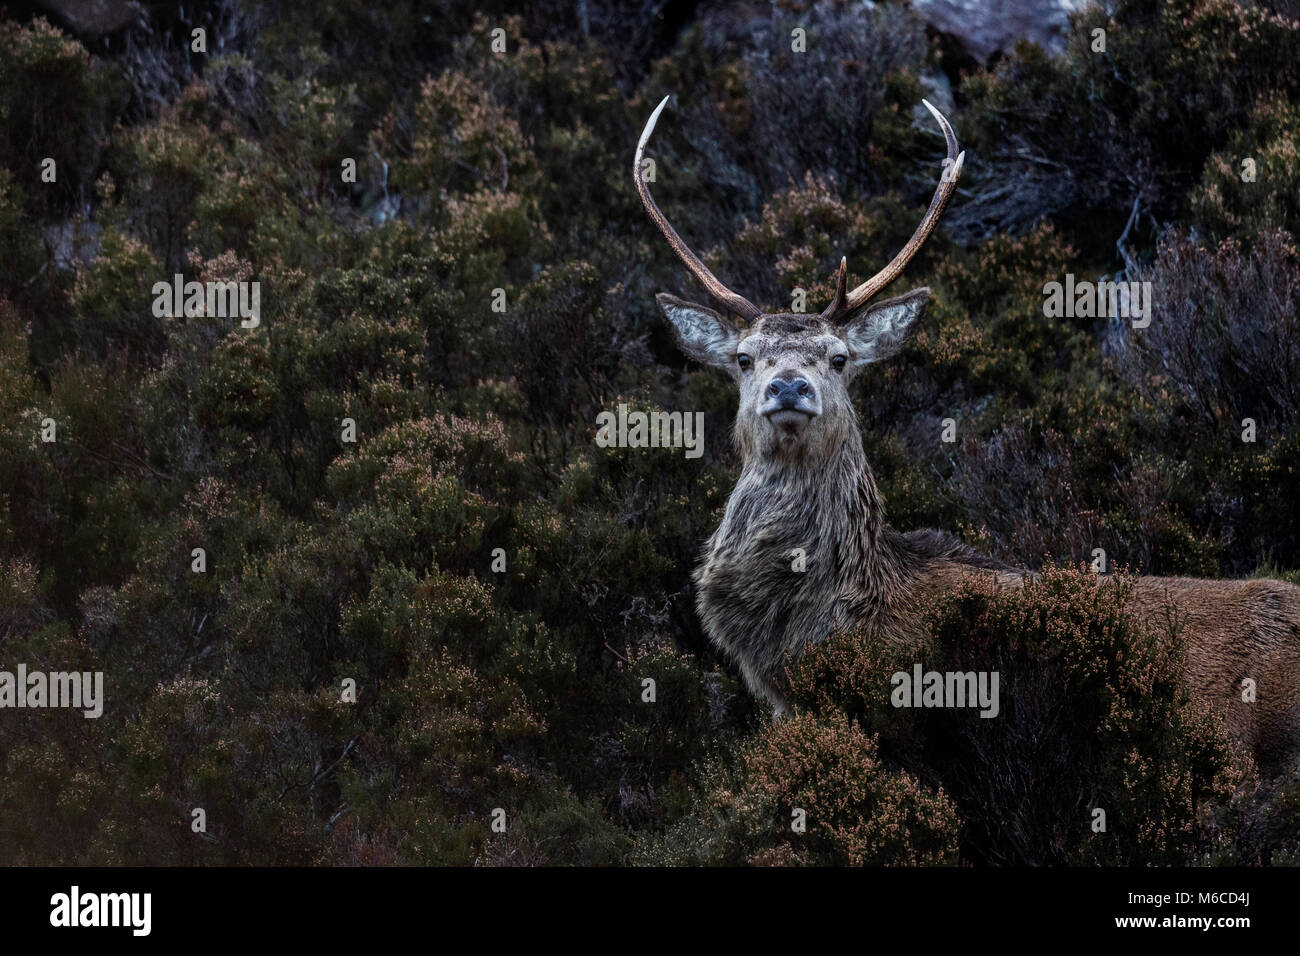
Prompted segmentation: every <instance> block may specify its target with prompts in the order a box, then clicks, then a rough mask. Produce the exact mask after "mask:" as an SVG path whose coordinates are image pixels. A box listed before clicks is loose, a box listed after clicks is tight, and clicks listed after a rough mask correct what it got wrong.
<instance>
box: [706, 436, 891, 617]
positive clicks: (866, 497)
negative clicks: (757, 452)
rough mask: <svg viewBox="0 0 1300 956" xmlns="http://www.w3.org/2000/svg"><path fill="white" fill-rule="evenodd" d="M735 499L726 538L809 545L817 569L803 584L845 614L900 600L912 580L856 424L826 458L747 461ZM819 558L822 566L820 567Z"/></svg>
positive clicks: (854, 614) (725, 525) (875, 609)
mask: <svg viewBox="0 0 1300 956" xmlns="http://www.w3.org/2000/svg"><path fill="white" fill-rule="evenodd" d="M732 500H733V502H736V503H737V504H738V507H736V508H735V509H734V511H735V513H734V514H733V509H732V507H731V506H730V505H729V506H728V515H727V520H725V521H724V522H723V526H722V528H720V529H719V531H720V532H725V537H726V538H732V537H733V536H735V535H757V536H758V538H759V539H765V540H772V541H773V542H774V543H776V542H779V543H780V544H781V545H785V544H789V545H790V546H792V547H803V548H805V549H806V551H807V553H808V561H809V571H810V572H813V573H809V574H808V575H807V576H806V577H803V576H801V577H802V580H801V581H799V582H798V583H799V585H800V589H801V590H809V591H813V592H818V593H819V599H820V600H824V601H827V604H826V605H825V606H827V607H835V608H836V610H838V611H839V612H840V616H847V618H848V619H850V620H852V619H854V618H855V617H857V616H859V615H863V614H866V615H870V614H871V613H872V612H878V611H879V610H881V609H882V608H884V607H886V606H888V605H890V604H891V603H893V602H895V601H897V600H899V599H901V597H902V593H903V591H904V589H905V588H906V586H907V583H908V580H909V579H910V578H911V575H910V574H909V573H908V572H907V570H906V567H907V563H906V561H905V560H904V555H903V553H902V552H903V551H904V550H906V548H905V547H904V545H903V542H902V541H901V540H900V538H899V536H898V535H896V534H895V533H894V532H892V531H891V530H890V529H889V528H887V527H886V525H885V512H884V504H883V502H882V501H881V499H880V492H879V490H878V489H877V487H876V481H875V477H874V475H873V474H872V472H871V466H870V465H868V463H867V457H866V453H865V452H864V451H863V449H862V439H861V437H860V436H859V434H858V430H857V427H856V422H854V423H853V427H851V428H848V429H846V435H845V438H844V440H843V441H842V442H841V443H840V444H839V445H838V446H836V447H834V448H833V449H832V450H831V451H830V452H829V453H828V454H827V456H826V457H825V458H823V459H821V460H810V459H808V458H797V457H766V458H759V457H757V456H752V457H749V458H747V460H746V461H745V463H744V466H743V468H742V470H741V475H740V479H739V480H738V481H737V483H736V488H735V491H734V492H733V495H732ZM733 518H734V519H736V520H734V521H733V520H732V519H733ZM777 528H785V529H787V531H788V534H780V533H777V532H776V531H775V529H777ZM722 536H723V535H721V534H720V537H722ZM718 543H719V544H722V543H723V542H722V541H719V542H718ZM814 563H816V564H817V565H819V566H820V567H818V568H816V569H814V568H813V564H814ZM816 572H820V573H816ZM827 591H829V592H831V593H826V592H827ZM809 596H810V597H811V595H809ZM845 612H847V614H846V613H845Z"/></svg>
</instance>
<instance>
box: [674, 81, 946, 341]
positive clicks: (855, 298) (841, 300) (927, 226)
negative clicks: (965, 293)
mask: <svg viewBox="0 0 1300 956" xmlns="http://www.w3.org/2000/svg"><path fill="white" fill-rule="evenodd" d="M921 102H922V103H924V104H925V108H926V109H928V110H929V111H930V113H931V114H933V116H934V118H935V119H936V120H938V121H939V126H940V127H941V128H942V129H943V136H944V139H945V140H947V141H948V160H947V162H946V163H944V173H943V176H942V178H941V179H940V180H939V188H938V189H936V190H935V191H934V198H933V199H931V200H930V208H929V209H927V210H926V212H925V218H924V219H922V220H921V224H920V225H919V226H917V227H916V232H914V233H912V238H911V239H909V240H907V245H905V246H903V248H902V250H900V251H899V253H898V255H896V256H894V258H893V260H892V261H891V262H890V263H889V265H887V266H885V268H883V269H881V270H880V271H879V272H877V273H876V274H875V275H874V276H872V277H871V278H870V279H868V280H867V281H866V282H864V283H862V285H860V286H858V287H857V288H856V289H854V290H853V291H852V292H849V293H848V294H847V295H846V294H845V291H844V290H845V286H846V285H847V284H848V262H847V261H846V260H845V259H841V260H840V268H839V274H838V276H837V277H836V278H837V281H836V288H835V298H834V299H833V300H831V304H830V305H828V306H827V307H826V311H825V312H823V313H822V315H821V317H822V319H824V320H825V321H827V322H831V323H835V322H840V321H843V320H844V319H846V318H847V317H848V316H849V314H850V313H851V312H853V311H854V310H855V309H857V308H859V307H860V306H861V305H862V304H863V303H864V302H866V301H867V300H868V299H870V298H871V297H872V296H874V295H875V294H876V293H877V292H879V291H880V290H881V289H883V288H884V287H885V286H887V285H889V283H891V282H893V281H894V280H895V279H896V278H898V274H899V273H900V272H902V271H903V269H904V268H905V267H906V266H907V264H908V262H910V261H911V259H912V257H913V256H915V255H916V254H917V252H918V251H920V248H921V246H923V245H925V240H926V239H928V238H930V233H932V232H934V227H935V226H937V225H938V224H939V217H940V216H942V215H943V209H944V207H945V206H946V205H948V200H949V199H951V198H952V194H953V192H954V190H956V188H957V177H958V176H960V175H961V167H962V163H964V162H965V161H966V153H965V151H964V150H963V151H962V152H961V153H958V152H957V136H956V134H955V133H953V131H952V127H951V126H949V125H948V121H947V120H946V119H944V116H943V114H942V113H940V112H939V111H938V110H937V109H935V108H934V107H933V106H931V105H930V101H929V100H922V101H921ZM652 125H653V124H652Z"/></svg>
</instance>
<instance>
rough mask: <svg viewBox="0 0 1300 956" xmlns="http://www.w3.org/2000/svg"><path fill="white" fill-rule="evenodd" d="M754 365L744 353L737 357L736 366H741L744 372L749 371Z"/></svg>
mask: <svg viewBox="0 0 1300 956" xmlns="http://www.w3.org/2000/svg"><path fill="white" fill-rule="evenodd" d="M753 363H754V360H753V359H751V358H750V357H749V356H748V355H746V354H745V353H744V352H741V353H740V354H738V355H737V356H736V364H737V365H739V366H740V369H741V371H742V372H743V371H747V370H748V369H749V366H750V365H752V364H753Z"/></svg>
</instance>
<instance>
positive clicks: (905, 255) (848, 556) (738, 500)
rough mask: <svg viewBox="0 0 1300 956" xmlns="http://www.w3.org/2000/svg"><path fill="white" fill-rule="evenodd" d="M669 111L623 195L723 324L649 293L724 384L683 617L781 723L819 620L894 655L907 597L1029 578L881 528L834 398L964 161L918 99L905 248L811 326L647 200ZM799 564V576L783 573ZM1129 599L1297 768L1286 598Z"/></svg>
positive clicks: (1166, 581)
mask: <svg viewBox="0 0 1300 956" xmlns="http://www.w3.org/2000/svg"><path fill="white" fill-rule="evenodd" d="M667 103H668V97H665V98H664V100H663V102H661V103H660V104H659V106H658V107H657V108H656V109H655V111H654V113H653V114H651V116H650V119H649V121H648V122H647V123H646V126H645V130H644V131H643V132H642V133H641V139H640V141H639V142H638V143H637V148H636V155H635V159H634V161H633V178H634V180H635V183H636V189H637V193H638V194H639V195H640V197H641V201H642V203H643V204H644V205H645V209H646V212H647V213H649V215H650V218H651V219H652V220H653V221H654V223H655V224H656V225H657V226H658V227H659V229H660V231H661V232H662V233H663V235H664V238H666V239H667V240H668V243H669V245H671V246H672V247H673V250H674V251H675V252H676V253H677V255H678V256H679V257H680V258H681V260H682V262H683V263H684V264H685V265H686V268H687V269H689V270H690V272H691V274H692V275H694V276H695V278H697V279H698V280H699V281H700V283H701V284H702V285H703V286H704V287H705V289H707V290H708V292H709V294H710V295H711V296H712V297H713V299H714V300H715V301H716V302H717V303H718V304H719V305H721V306H723V307H724V309H725V312H723V313H720V312H716V311H714V310H713V309H710V308H706V307H704V306H701V305H695V304H693V303H690V302H685V301H683V300H681V299H679V298H677V297H676V296H672V295H667V294H663V293H661V294H660V295H658V296H657V297H656V298H657V301H658V303H659V307H660V308H661V309H662V310H663V313H664V315H665V316H667V318H668V320H669V322H670V323H671V325H672V328H673V330H674V332H675V334H676V337H677V341H678V343H679V344H680V346H681V348H682V350H683V351H684V352H685V353H686V354H687V355H688V356H690V357H691V358H693V359H695V360H697V361H699V362H702V363H704V364H706V365H712V366H714V367H715V368H720V369H722V370H723V371H725V372H726V373H727V374H729V375H730V376H731V377H732V378H733V379H735V381H736V383H737V385H738V386H739V389H740V406H739V410H738V412H737V415H736V423H735V430H734V441H735V445H736V448H737V449H738V451H739V453H740V457H741V461H742V468H741V473H740V478H739V479H738V480H737V482H736V487H735V489H734V490H733V491H732V493H731V498H730V499H729V500H728V502H727V508H726V513H725V514H724V516H723V519H722V524H721V525H720V526H719V527H718V529H717V531H715V532H714V534H713V537H712V538H710V540H709V542H708V545H707V549H706V554H705V556H704V559H703V562H702V563H701V564H700V566H699V567H698V568H697V569H696V571H695V583H696V585H697V588H698V592H697V598H696V606H697V608H698V610H699V614H700V617H701V619H702V621H703V623H704V627H705V630H706V631H707V633H708V635H709V638H710V639H711V640H712V642H713V643H714V644H715V645H716V646H717V647H718V648H719V649H720V650H721V651H722V652H723V653H724V654H725V655H726V656H727V657H729V658H730V659H731V660H733V661H734V662H735V663H736V664H737V666H738V667H739V669H740V673H741V675H742V676H743V678H744V680H745V684H746V685H747V686H748V688H749V689H750V691H751V692H752V693H754V694H755V695H757V696H759V697H761V698H764V699H766V700H767V701H769V702H770V703H771V704H772V705H773V707H774V708H775V711H776V714H777V715H778V716H779V715H780V714H781V713H783V712H784V710H785V704H784V702H783V701H782V699H781V696H780V694H779V693H778V691H777V690H776V688H775V687H774V680H775V679H776V678H777V676H778V675H779V674H780V672H781V670H782V668H783V667H784V666H785V663H786V661H787V659H788V658H789V657H790V656H791V655H797V654H798V653H799V652H800V650H801V649H802V648H804V647H806V646H807V645H808V644H810V643H815V642H818V641H821V640H823V639H825V638H826V637H827V636H828V635H829V634H830V632H831V630H832V628H833V627H834V625H835V624H837V623H839V624H844V625H863V624H865V625H867V626H869V627H870V628H872V630H873V632H874V633H875V634H877V635H879V637H880V639H881V640H885V641H890V642H895V643H902V644H904V645H908V644H910V643H912V640H911V638H910V637H909V635H914V634H916V633H917V629H918V628H919V626H920V624H919V621H918V620H917V612H916V610H915V608H916V606H917V604H918V600H917V599H918V597H919V596H920V595H921V593H922V592H925V591H931V590H935V589H948V588H951V587H952V586H953V585H954V584H956V583H957V581H958V580H959V579H961V578H962V577H964V576H966V575H969V574H979V573H983V574H994V575H996V576H997V577H998V579H999V580H1000V581H1002V582H1004V583H1006V584H1007V585H1011V586H1016V585H1018V584H1020V583H1021V581H1022V580H1023V577H1024V575H1025V574H1026V573H1027V572H1024V571H1019V570H1016V569H1014V568H1010V567H1007V566H1005V565H1003V564H1001V563H999V562H997V561H995V560H993V559H992V558H990V557H988V556H986V555H983V554H980V553H979V552H977V551H975V550H974V549H972V548H970V547H968V546H966V545H964V544H962V543H961V542H959V541H957V540H956V539H955V538H953V537H952V536H951V535H949V534H946V533H944V532H941V531H933V530H925V531H913V532H908V533H900V532H898V531H894V530H892V529H891V528H889V527H887V526H886V525H885V516H884V508H883V505H882V503H881V500H880V494H879V492H878V491H877V489H876V484H875V480H874V478H873V476H872V473H871V468H870V467H869V466H868V464H867V461H866V457H865V455H864V453H863V450H862V439H861V436H860V435H859V432H858V423H857V418H856V415H855V413H854V411H853V406H852V403H851V402H850V400H849V393H848V388H849V383H850V382H851V381H852V380H853V377H854V376H855V375H856V374H857V373H858V372H859V371H861V369H862V368H863V367H865V366H866V365H869V364H870V363H872V362H879V361H882V360H884V359H888V358H892V357H893V356H895V355H897V354H898V353H899V352H900V351H901V350H902V348H903V346H904V345H905V344H906V342H907V339H908V336H909V335H910V334H911V332H912V331H913V330H914V329H915V328H916V326H917V319H918V318H919V317H920V316H921V314H922V312H923V311H924V309H925V306H926V303H927V301H928V299H929V297H930V290H929V289H926V288H921V289H914V290H913V291H911V292H909V293H907V294H906V295H902V296H898V297H897V298H892V299H885V300H883V301H880V302H876V303H874V304H873V303H871V299H872V297H873V296H875V295H876V294H877V293H878V292H880V291H881V290H882V289H884V288H885V287H886V286H888V285H889V284H890V283H891V282H892V281H893V280H894V279H895V278H896V277H897V276H898V275H899V274H900V273H901V272H902V271H903V268H904V267H905V266H906V265H907V263H908V261H909V260H910V259H911V258H912V257H913V256H914V255H915V254H916V252H917V250H918V249H920V247H921V245H922V244H923V243H924V242H925V240H926V239H927V238H928V237H929V235H930V233H931V232H933V231H934V228H935V225H936V224H937V223H938V221H939V217H940V216H941V215H942V214H943V210H944V207H945V206H946V205H947V203H948V200H949V199H950V198H951V197H952V194H953V190H954V189H955V187H956V184H957V178H958V176H959V175H960V174H961V169H962V162H963V160H964V158H965V153H961V152H958V149H957V137H956V135H955V134H954V133H953V130H952V127H951V126H950V125H949V124H948V121H947V120H946V119H945V118H944V117H943V115H942V114H941V113H940V112H939V111H938V110H936V109H935V108H934V107H933V106H931V105H930V104H929V103H928V102H926V103H925V106H926V107H927V108H928V109H929V110H930V112H931V113H932V114H933V115H934V118H935V119H936V120H937V121H938V123H939V126H940V127H941V128H942V130H943V135H944V138H945V139H946V140H947V144H948V157H947V161H946V163H945V174H944V175H943V177H942V178H941V181H940V183H939V186H938V188H937V189H936V191H935V194H934V198H933V199H932V200H931V201H930V208H929V209H928V210H927V211H926V213H925V217H924V218H923V219H922V220H921V224H920V225H919V226H918V227H917V228H916V232H915V233H914V234H913V235H912V238H911V239H910V240H909V241H908V243H907V245H906V246H904V247H903V249H902V251H900V252H899V253H898V255H896V256H895V257H894V259H893V261H891V262H890V263H889V264H888V265H887V266H885V268H884V269H882V270H881V271H880V272H878V273H877V274H876V275H874V276H872V277H871V278H870V279H868V280H867V281H866V282H863V283H862V284H861V285H859V286H857V287H856V288H855V289H853V290H852V291H848V289H847V285H848V270H847V263H846V262H845V260H843V259H841V261H840V268H839V272H838V275H837V277H836V289H835V297H834V299H833V300H832V301H831V304H830V305H829V306H828V307H827V308H826V310H825V311H824V312H822V313H821V315H810V314H798V313H788V312H773V313H767V312H763V311H762V310H761V309H759V308H758V307H757V306H755V305H754V304H753V303H751V302H750V301H749V300H748V299H745V298H744V297H743V296H740V295H738V294H736V293H735V292H732V291H731V290H730V289H728V288H727V287H726V286H724V285H723V284H722V283H721V282H720V281H718V279H717V277H716V276H714V275H713V273H712V272H710V271H709V268H708V267H707V266H706V265H705V264H704V262H703V261H701V259H700V258H699V256H697V255H696V254H695V253H694V252H692V251H691V249H690V248H689V247H688V246H687V245H686V243H685V242H683V241H682V239H681V237H680V236H679V235H678V234H677V231H676V230H675V229H673V227H672V225H671V224H670V223H669V222H668V220H667V219H666V218H664V215H663V213H662V212H660V211H659V207H658V206H657V205H655V201H654V199H653V198H651V196H650V190H649V188H648V187H647V185H646V183H645V180H644V178H643V173H642V157H643V154H644V152H645V146H646V142H647V141H648V140H649V138H650V135H651V133H653V132H654V128H655V123H656V121H657V120H658V119H659V114H660V113H661V112H663V109H664V106H665V105H667ZM733 315H734V316H736V317H738V320H737V319H733V318H732V316H733ZM797 555H802V566H803V570H802V571H800V572H794V573H792V570H793V567H794V560H792V559H794V556H797ZM1133 603H1134V606H1135V607H1136V608H1137V610H1138V612H1139V613H1141V614H1144V615H1148V616H1156V615H1159V617H1160V619H1161V620H1163V619H1164V615H1165V611H1166V608H1167V606H1168V605H1169V604H1172V605H1174V606H1175V607H1176V609H1177V612H1178V614H1179V617H1180V618H1183V619H1184V620H1185V621H1186V624H1185V628H1184V631H1183V633H1184V635H1185V641H1186V659H1187V670H1186V678H1187V681H1188V684H1189V686H1190V689H1191V691H1192V693H1193V694H1196V695H1198V696H1200V697H1202V698H1204V699H1207V700H1209V701H1211V702H1212V703H1213V705H1214V706H1216V707H1217V708H1218V709H1219V711H1220V712H1221V713H1222V714H1223V715H1224V718H1225V720H1226V722H1227V726H1228V729H1229V731H1230V733H1232V734H1234V735H1235V736H1236V737H1237V738H1238V739H1239V740H1241V741H1242V742H1243V743H1244V744H1245V745H1246V746H1247V747H1248V748H1250V750H1251V751H1252V752H1253V753H1254V754H1255V756H1256V758H1257V759H1258V760H1259V762H1260V763H1261V765H1264V766H1269V767H1275V768H1278V769H1285V770H1297V769H1300V588H1297V587H1294V586H1292V585H1289V584H1285V583H1283V582H1280V581H1270V580H1253V581H1208V580H1196V579H1191V578H1152V577H1144V578H1140V579H1138V581H1137V582H1136V588H1135V594H1134V598H1133ZM1243 678H1252V679H1253V680H1254V681H1255V683H1256V686H1257V694H1258V698H1257V701H1256V702H1252V703H1246V702H1243V701H1242V695H1241V690H1242V680H1243Z"/></svg>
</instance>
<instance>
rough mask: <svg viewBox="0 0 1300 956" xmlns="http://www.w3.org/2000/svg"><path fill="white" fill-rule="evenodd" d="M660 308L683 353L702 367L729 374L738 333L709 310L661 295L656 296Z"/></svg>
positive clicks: (738, 331) (733, 365) (733, 360)
mask: <svg viewBox="0 0 1300 956" xmlns="http://www.w3.org/2000/svg"><path fill="white" fill-rule="evenodd" d="M655 301H656V302H658V303H659V308H660V309H662V310H663V313H664V315H666V316H667V317H668V321H669V322H671V323H672V326H673V332H674V333H676V335H677V344H678V345H680V346H681V349H682V351H683V352H685V353H686V354H687V355H689V356H690V357H691V358H693V359H695V361H697V362H703V363H704V364H705V365H712V366H714V367H715V368H721V369H725V370H727V371H732V370H733V369H734V367H735V363H736V343H737V342H739V341H740V330H739V329H737V328H736V327H735V326H733V325H731V324H730V323H729V322H726V321H725V320H724V319H723V318H722V316H720V315H719V314H718V313H717V312H714V311H713V310H712V309H708V308H705V307H704V306H702V305H695V304H694V303H693V302H686V301H683V300H682V299H679V298H677V296H675V295H668V294H667V293H666V292H661V293H659V294H658V295H657V296H655Z"/></svg>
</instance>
